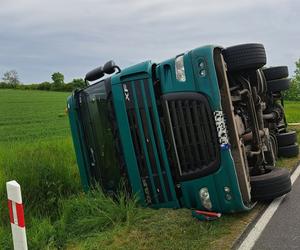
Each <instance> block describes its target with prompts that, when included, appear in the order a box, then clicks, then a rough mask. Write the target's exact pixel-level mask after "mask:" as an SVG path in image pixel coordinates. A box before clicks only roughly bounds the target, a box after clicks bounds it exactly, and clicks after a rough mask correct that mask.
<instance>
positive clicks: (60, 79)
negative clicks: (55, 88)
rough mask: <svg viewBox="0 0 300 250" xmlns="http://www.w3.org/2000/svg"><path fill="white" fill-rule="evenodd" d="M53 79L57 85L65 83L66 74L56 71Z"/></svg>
mask: <svg viewBox="0 0 300 250" xmlns="http://www.w3.org/2000/svg"><path fill="white" fill-rule="evenodd" d="M51 79H52V81H53V83H54V84H55V85H61V84H64V79H65V77H64V75H63V74H62V73H60V72H55V73H53V74H52V76H51Z"/></svg>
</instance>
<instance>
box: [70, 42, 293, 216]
mask: <svg viewBox="0 0 300 250" xmlns="http://www.w3.org/2000/svg"><path fill="white" fill-rule="evenodd" d="M265 64H266V53H265V49H264V46H263V45H261V44H242V45H237V46H232V47H228V48H222V47H218V46H204V47H200V48H196V49H193V50H190V51H188V52H186V53H183V54H179V55H177V56H175V57H174V58H171V59H169V60H166V61H163V62H161V63H157V64H156V63H153V62H151V61H146V62H142V63H139V64H137V65H134V66H132V67H128V68H125V69H122V70H121V69H120V68H119V67H118V66H117V65H115V64H114V62H113V61H109V62H107V63H106V64H105V65H104V66H103V67H98V68H96V69H94V70H93V71H91V72H89V73H88V74H87V75H86V77H85V80H86V81H87V82H88V83H91V82H92V83H93V84H90V85H89V86H88V87H86V88H84V89H79V90H76V91H74V93H73V94H72V96H70V97H69V98H68V102H67V105H68V113H69V119H70V124H71V131H72V137H73V141H74V146H75V151H76V156H77V162H78V166H79V171H80V176H81V180H82V184H83V187H84V189H85V190H87V189H88V188H89V187H91V186H93V185H95V184H97V183H98V184H99V185H100V186H101V187H102V189H103V190H104V191H105V192H106V193H108V194H114V193H115V192H116V191H117V190H118V188H119V187H120V183H123V184H124V183H125V185H123V186H126V190H127V192H130V193H133V194H137V195H138V198H139V201H140V202H141V204H143V205H145V206H151V207H170V208H179V207H187V208H196V209H204V210H212V211H218V212H237V211H245V210H249V209H251V208H252V207H253V205H254V204H255V202H256V201H259V200H271V199H274V198H276V197H278V196H281V195H284V194H286V193H288V192H289V191H290V190H291V181H290V175H289V172H288V171H287V170H286V169H282V168H277V167H275V163H276V159H277V156H278V155H279V156H288V157H292V156H296V155H297V154H298V152H299V149H298V144H297V143H296V134H295V132H293V131H291V132H289V131H287V122H286V119H285V115H284V109H283V98H282V91H284V90H286V89H287V88H288V87H289V84H290V80H289V79H288V78H287V77H288V72H287V68H286V67H283V66H282V67H273V68H263V67H264V65H265ZM105 75H106V76H107V77H104V76H105Z"/></svg>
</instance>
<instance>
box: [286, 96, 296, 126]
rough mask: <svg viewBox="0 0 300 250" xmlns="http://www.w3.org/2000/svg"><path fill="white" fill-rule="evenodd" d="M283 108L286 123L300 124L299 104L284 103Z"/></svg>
mask: <svg viewBox="0 0 300 250" xmlns="http://www.w3.org/2000/svg"><path fill="white" fill-rule="evenodd" d="M284 107H285V109H286V118H287V120H288V122H291V123H300V112H299V111H300V110H299V109H300V103H299V102H293V101H286V102H285V105H284Z"/></svg>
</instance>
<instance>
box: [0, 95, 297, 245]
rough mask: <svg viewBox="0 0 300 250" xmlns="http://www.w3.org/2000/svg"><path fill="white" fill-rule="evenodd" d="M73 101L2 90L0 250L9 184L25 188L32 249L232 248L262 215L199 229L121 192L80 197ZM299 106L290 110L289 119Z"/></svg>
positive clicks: (6, 228)
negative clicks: (70, 114)
mask: <svg viewBox="0 0 300 250" xmlns="http://www.w3.org/2000/svg"><path fill="white" fill-rule="evenodd" d="M68 95H69V94H68V93H59V92H46V91H45V92H42V91H22V90H0V200H1V205H0V249H1V250H2V249H4V250H5V249H11V248H12V242H11V235H10V224H9V218H8V211H7V208H6V193H5V182H6V181H8V180H11V179H16V180H17V181H18V182H19V183H20V184H21V187H22V193H23V200H24V203H25V220H26V226H27V236H28V244H29V249H229V248H230V247H231V245H232V242H233V241H234V240H235V239H236V237H237V236H238V235H239V233H240V232H241V231H242V230H243V229H244V228H245V226H246V225H247V224H248V223H249V222H250V221H251V219H252V218H253V217H254V216H255V215H256V214H257V213H258V212H259V209H260V207H259V206H257V207H256V208H255V209H254V210H252V211H251V212H250V213H241V214H234V215H224V216H222V217H221V218H220V219H219V220H217V221H213V222H199V221H197V220H196V219H194V218H192V216H191V212H190V210H188V209H177V210H173V209H158V210H154V209H149V208H141V207H139V206H138V205H137V204H136V201H135V199H134V198H128V197H126V196H125V195H124V194H122V193H121V194H120V195H119V199H118V201H115V200H112V199H110V198H108V197H105V196H104V195H103V194H102V193H101V191H99V190H96V191H93V192H90V193H88V194H84V193H82V191H81V185H80V181H79V176H78V171H77V167H76V160H75V155H74V150H73V146H72V141H71V136H70V131H69V124H68V118H67V116H66V115H65V113H64V109H65V105H66V98H67V96H68ZM293 105H294V103H289V102H288V103H287V105H286V107H287V109H288V115H290V114H291V116H293V112H294V110H295V109H297V108H294V106H293ZM299 106H300V105H299ZM288 119H290V118H288ZM295 119H296V118H295ZM299 121H300V119H299ZM299 132H300V128H299ZM299 139H300V138H299ZM292 160H294V161H295V159H292ZM280 163H281V164H283V165H285V166H286V165H287V164H289V165H291V164H294V162H286V160H282V161H281V162H280Z"/></svg>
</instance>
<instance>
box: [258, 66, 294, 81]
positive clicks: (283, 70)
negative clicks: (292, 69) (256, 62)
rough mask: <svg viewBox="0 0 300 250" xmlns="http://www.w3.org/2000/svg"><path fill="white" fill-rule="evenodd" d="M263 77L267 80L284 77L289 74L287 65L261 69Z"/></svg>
mask: <svg viewBox="0 0 300 250" xmlns="http://www.w3.org/2000/svg"><path fill="white" fill-rule="evenodd" d="M263 72H264V75H265V78H266V80H267V81H272V80H277V79H282V78H286V77H288V76H289V70H288V67H287V66H278V67H271V68H266V69H263Z"/></svg>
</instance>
